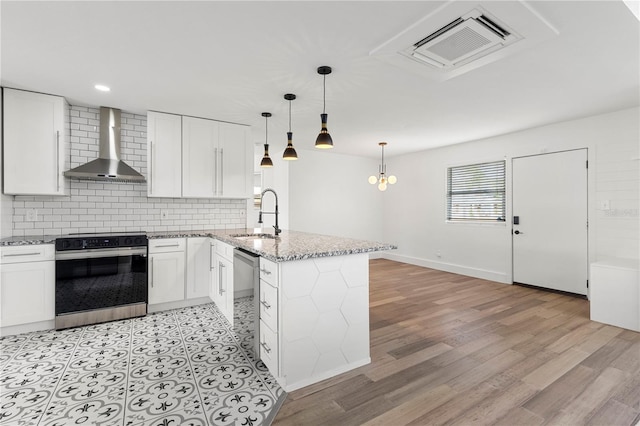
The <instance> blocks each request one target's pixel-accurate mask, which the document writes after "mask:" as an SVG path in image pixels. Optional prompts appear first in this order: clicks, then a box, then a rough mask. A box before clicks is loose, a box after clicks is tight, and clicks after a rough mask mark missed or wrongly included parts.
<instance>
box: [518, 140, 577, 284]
mask: <svg viewBox="0 0 640 426" xmlns="http://www.w3.org/2000/svg"><path fill="white" fill-rule="evenodd" d="M512 161H513V163H512V165H513V191H512V194H513V196H512V200H513V281H514V282H516V283H521V284H529V285H535V286H539V287H545V288H551V289H555V290H562V291H567V292H571V293H577V294H587V269H588V246H587V226H588V224H587V219H588V216H587V150H586V149H579V150H574V151H564V152H557V153H551V154H542V155H534V156H530V157H521V158H514V159H513V160H512ZM516 222H518V223H517V224H516Z"/></svg>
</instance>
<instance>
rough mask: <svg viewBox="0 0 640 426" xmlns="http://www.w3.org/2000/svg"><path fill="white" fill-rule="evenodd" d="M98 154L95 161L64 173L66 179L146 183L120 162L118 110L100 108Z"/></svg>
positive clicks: (141, 177) (136, 173) (139, 175)
mask: <svg viewBox="0 0 640 426" xmlns="http://www.w3.org/2000/svg"><path fill="white" fill-rule="evenodd" d="M99 144H100V153H99V156H98V158H97V159H95V160H93V161H90V162H88V163H86V164H83V165H81V166H78V167H75V168H73V169H71V170H68V171H66V172H64V175H65V176H66V177H68V178H74V179H85V180H99V181H111V182H146V179H145V178H144V176H142V175H141V174H140V173H138V172H137V171H135V170H134V169H133V168H131V167H130V166H129V165H128V164H126V163H125V162H124V161H122V160H120V110H119V109H115V108H107V107H100V141H99Z"/></svg>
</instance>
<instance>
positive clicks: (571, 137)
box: [384, 108, 640, 283]
mask: <svg viewBox="0 0 640 426" xmlns="http://www.w3.org/2000/svg"><path fill="white" fill-rule="evenodd" d="M639 117H640V109H639V108H632V109H627V110H623V111H619V112H615V113H610V114H603V115H599V116H594V117H589V118H584V119H580V120H574V121H569V122H563V123H557V124H553V125H548V126H544V127H539V128H534V129H528V130H525V131H521V132H517V133H513V134H508V135H502V136H497V137H493V138H488V139H484V140H479V141H473V142H469V143H463V144H458V145H454V146H449V147H443V148H438V149H432V150H427V151H423V152H419V153H413V154H410V155H404V156H398V157H392V158H389V159H388V161H387V164H388V166H387V167H388V168H389V169H390V170H394V173H395V174H396V175H398V179H399V183H398V184H397V185H396V186H395V188H393V189H394V191H387V194H385V195H387V197H386V198H385V202H384V239H385V240H386V241H388V242H392V243H395V244H397V245H398V246H399V248H398V250H397V251H394V252H390V253H389V254H388V256H389V257H390V258H393V259H396V260H400V261H405V262H409V263H415V264H419V265H423V266H427V267H432V268H436V269H441V270H447V271H451V272H457V273H462V274H466V275H471V276H477V277H480V278H486V279H491V280H495V281H500V282H506V283H510V282H512V270H511V226H510V224H509V222H508V223H507V224H489V225H476V224H460V223H447V222H446V220H445V218H446V209H445V205H446V204H445V192H446V170H447V167H449V166H452V165H461V164H472V163H477V162H483V161H491V160H501V159H506V160H507V181H508V184H507V194H508V195H507V197H508V198H507V218H509V217H511V216H512V214H511V205H510V200H511V197H510V190H511V187H510V182H511V159H512V158H513V157H518V156H523V155H532V154H538V153H544V152H554V151H562V150H567V149H576V148H585V147H586V148H588V155H589V164H590V167H589V172H588V176H589V178H588V179H589V180H588V185H589V218H590V219H589V220H590V228H589V249H590V260H591V261H593V260H600V259H603V258H608V257H622V258H631V259H638V258H640V225H639V217H640V195H639V192H640V161H638V157H639V154H640V142H639V141H640V129H639ZM604 200H608V201H609V204H610V208H611V209H610V210H608V211H604V210H602V206H603V204H602V202H603V201H604ZM438 253H439V254H440V256H438Z"/></svg>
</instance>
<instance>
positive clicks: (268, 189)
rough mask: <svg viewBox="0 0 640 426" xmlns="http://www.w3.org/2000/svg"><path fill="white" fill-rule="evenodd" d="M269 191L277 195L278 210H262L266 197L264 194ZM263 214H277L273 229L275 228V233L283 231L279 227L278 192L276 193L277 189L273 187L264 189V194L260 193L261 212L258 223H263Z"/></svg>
mask: <svg viewBox="0 0 640 426" xmlns="http://www.w3.org/2000/svg"><path fill="white" fill-rule="evenodd" d="M267 192H273V195H274V197H276V211H274V212H263V211H262V199H263V198H264V194H266V193H267ZM263 214H275V215H276V224H275V225H274V226H273V229H275V234H276V235H278V234H279V233H280V232H282V229H280V228H278V194H276V191H274V190H273V189H271V188H267V189H265V190H264V191H262V194H260V213H258V223H262V215H263Z"/></svg>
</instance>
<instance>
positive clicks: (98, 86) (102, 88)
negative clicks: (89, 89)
mask: <svg viewBox="0 0 640 426" xmlns="http://www.w3.org/2000/svg"><path fill="white" fill-rule="evenodd" d="M93 87H95V88H96V90H99V91H101V92H109V91H111V89H110V88H109V87H108V86H105V85H104V84H96V85H95V86H93Z"/></svg>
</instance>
